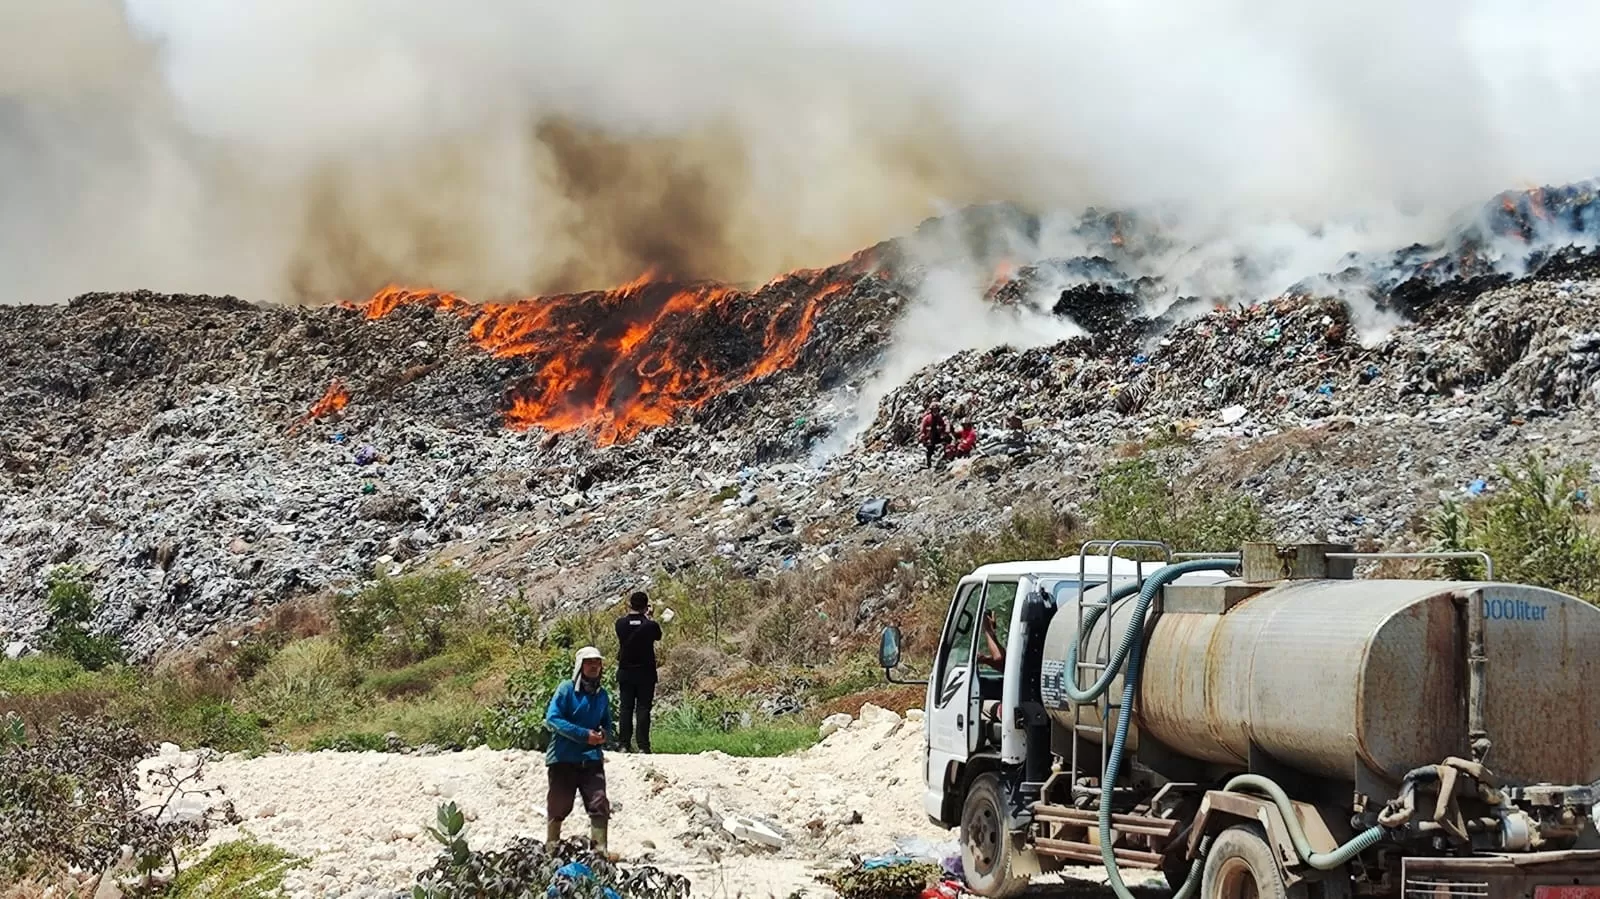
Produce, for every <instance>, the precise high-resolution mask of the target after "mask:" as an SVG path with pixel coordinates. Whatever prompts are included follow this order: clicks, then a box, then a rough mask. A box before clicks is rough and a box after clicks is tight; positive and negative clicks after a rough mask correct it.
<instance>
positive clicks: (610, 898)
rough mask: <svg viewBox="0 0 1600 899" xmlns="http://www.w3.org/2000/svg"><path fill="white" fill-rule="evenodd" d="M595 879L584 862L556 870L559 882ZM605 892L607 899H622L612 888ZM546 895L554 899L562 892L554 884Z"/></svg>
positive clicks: (565, 865) (567, 864)
mask: <svg viewBox="0 0 1600 899" xmlns="http://www.w3.org/2000/svg"><path fill="white" fill-rule="evenodd" d="M593 879H594V871H592V870H590V868H589V866H588V865H586V864H584V863H583V862H568V863H566V864H564V865H562V866H561V867H559V868H557V869H556V880H558V881H560V880H572V881H583V880H593ZM604 890H605V897H606V899H622V897H620V896H618V895H617V891H616V890H613V889H612V888H610V887H605V888H604ZM544 894H545V895H546V896H548V897H552V899H553V897H555V896H557V895H559V894H560V890H559V888H558V887H557V886H556V883H555V882H552V883H551V884H550V886H548V887H546V888H545V891H544Z"/></svg>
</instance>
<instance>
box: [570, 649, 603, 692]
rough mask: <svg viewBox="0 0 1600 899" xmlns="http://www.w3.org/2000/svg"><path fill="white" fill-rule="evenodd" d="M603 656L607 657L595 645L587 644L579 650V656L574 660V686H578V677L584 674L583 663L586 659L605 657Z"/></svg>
mask: <svg viewBox="0 0 1600 899" xmlns="http://www.w3.org/2000/svg"><path fill="white" fill-rule="evenodd" d="M603 658H605V657H604V656H602V655H601V654H600V650H598V649H596V648H594V647H593V646H585V647H584V648H582V649H580V650H578V656H577V658H575V659H573V660H572V683H573V686H577V684H578V679H579V678H580V677H582V676H583V663H584V660H586V659H603Z"/></svg>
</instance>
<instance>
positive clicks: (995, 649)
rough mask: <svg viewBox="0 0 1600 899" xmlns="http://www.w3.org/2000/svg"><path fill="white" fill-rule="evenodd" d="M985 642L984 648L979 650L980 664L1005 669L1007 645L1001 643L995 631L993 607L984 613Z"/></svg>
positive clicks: (999, 669)
mask: <svg viewBox="0 0 1600 899" xmlns="http://www.w3.org/2000/svg"><path fill="white" fill-rule="evenodd" d="M983 644H984V648H983V649H982V650H980V651H979V652H978V664H980V665H988V666H989V667H990V668H993V669H994V670H996V671H1004V670H1005V668H1006V651H1005V647H1003V646H1001V645H1000V638H999V636H998V635H997V634H996V633H995V626H994V610H993V609H989V610H987V611H985V612H984V613H983Z"/></svg>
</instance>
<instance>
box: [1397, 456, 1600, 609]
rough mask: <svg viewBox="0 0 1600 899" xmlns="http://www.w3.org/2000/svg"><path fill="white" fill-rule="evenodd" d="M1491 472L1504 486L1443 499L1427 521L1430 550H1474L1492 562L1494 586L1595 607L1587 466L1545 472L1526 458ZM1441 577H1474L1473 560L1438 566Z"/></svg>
mask: <svg viewBox="0 0 1600 899" xmlns="http://www.w3.org/2000/svg"><path fill="white" fill-rule="evenodd" d="M1496 471H1497V473H1498V475H1499V477H1500V480H1501V481H1502V482H1503V484H1504V487H1503V488H1502V489H1501V490H1499V491H1497V492H1495V493H1492V494H1489V495H1487V496H1483V497H1479V498H1477V499H1475V500H1472V501H1470V502H1469V503H1467V504H1465V505H1463V504H1461V503H1458V502H1455V501H1453V500H1447V501H1446V502H1444V503H1443V504H1442V505H1441V506H1440V508H1439V509H1438V510H1437V511H1436V512H1435V513H1434V515H1433V516H1432V517H1431V518H1430V519H1429V521H1428V523H1427V526H1426V532H1427V536H1428V537H1429V539H1430V540H1431V543H1432V548H1433V549H1436V550H1442V551H1447V552H1461V551H1468V550H1475V551H1481V552H1486V553H1488V554H1489V557H1490V558H1491V559H1493V560H1494V567H1495V571H1494V575H1495V579H1496V580H1500V581H1514V582H1520V583H1526V584H1533V585H1535V586H1540V587H1547V588H1549V589H1552V590H1560V591H1562V592H1564V593H1570V594H1572V595H1574V596H1581V597H1583V598H1584V599H1587V600H1588V601H1590V602H1597V603H1600V532H1597V531H1596V529H1595V527H1594V526H1593V525H1592V524H1591V523H1590V522H1589V520H1587V519H1586V517H1585V516H1586V514H1587V513H1588V511H1589V499H1588V498H1589V496H1590V495H1591V492H1592V490H1593V486H1592V482H1591V480H1590V473H1589V467H1588V466H1587V465H1568V466H1565V467H1563V468H1561V469H1559V470H1556V471H1551V470H1550V468H1549V467H1548V462H1547V460H1546V459H1545V458H1544V457H1543V456H1540V455H1533V454H1530V455H1528V456H1526V457H1524V459H1523V460H1522V462H1521V463H1520V465H1519V466H1518V467H1516V468H1513V467H1511V466H1510V465H1506V464H1501V465H1499V466H1497V468H1496ZM1440 567H1442V568H1443V570H1444V572H1445V574H1446V576H1448V577H1454V578H1478V577H1482V576H1483V565H1482V563H1480V562H1477V561H1475V560H1449V561H1447V562H1444V563H1442V565H1441V566H1440Z"/></svg>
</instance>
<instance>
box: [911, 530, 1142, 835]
mask: <svg viewBox="0 0 1600 899" xmlns="http://www.w3.org/2000/svg"><path fill="white" fill-rule="evenodd" d="M1080 561H1081V562H1082V566H1081V569H1082V570H1080ZM1160 564H1161V563H1159V562H1136V561H1133V560H1130V559H1125V558H1112V559H1108V558H1107V557H1105V556H1089V557H1087V558H1086V559H1083V560H1080V559H1079V558H1078V557H1076V556H1073V557H1067V558H1061V559H1050V560H1039V561H1022V562H1001V563H995V564H991V565H984V566H981V567H979V568H977V569H975V570H974V571H972V573H970V574H968V575H966V576H965V577H963V578H962V579H961V580H960V582H959V583H958V584H957V585H956V588H955V592H954V595H953V596H952V598H951V601H950V607H949V609H948V610H947V611H946V615H945V622H944V627H943V629H942V630H941V632H940V637H939V645H938V647H937V649H936V651H935V655H934V658H933V660H932V664H931V667H930V670H929V673H928V687H927V692H926V695H925V699H924V706H923V708H924V709H925V714H926V716H927V717H926V723H925V725H924V732H925V734H926V748H925V761H926V765H925V766H924V770H923V780H924V791H923V796H922V807H923V811H924V812H925V813H926V814H927V816H928V818H929V820H930V821H932V822H934V823H936V824H938V825H940V826H942V827H954V826H956V825H957V824H958V823H959V822H960V817H961V810H962V806H963V802H964V799H965V798H966V792H967V789H968V788H969V787H970V786H971V784H972V782H973V781H974V780H975V779H976V778H977V777H978V776H979V775H981V774H984V773H998V774H1000V775H1001V776H1002V779H1003V780H1004V781H1005V783H1006V785H1007V786H1008V787H1010V789H1008V791H1007V792H1009V793H1011V794H1012V796H1013V797H1014V798H1015V802H1014V803H1013V804H1014V806H1015V809H1014V811H1015V813H1016V814H1017V815H1023V816H1025V815H1026V802H1027V800H1028V799H1030V798H1037V787H1038V784H1039V783H1040V780H1042V774H1041V778H1040V780H1028V779H1027V777H1026V774H1027V772H1026V770H1025V768H1026V763H1027V760H1028V759H1027V753H1028V746H1029V741H1028V739H1027V731H1028V727H1029V724H1030V723H1031V724H1033V725H1034V726H1036V727H1045V728H1046V729H1047V728H1048V724H1047V722H1046V721H1045V720H1044V709H1043V707H1042V705H1041V704H1040V699H1041V698H1040V696H1039V695H1038V690H1037V684H1038V681H1039V668H1040V665H1041V662H1042V660H1043V646H1044V636H1045V625H1046V624H1047V623H1048V621H1049V619H1050V616H1051V615H1053V614H1054V613H1055V610H1056V609H1057V608H1058V607H1059V606H1060V605H1062V604H1063V603H1064V602H1070V601H1074V600H1076V599H1077V597H1078V595H1079V592H1080V591H1083V592H1085V593H1088V592H1090V591H1093V590H1094V589H1095V588H1099V587H1104V586H1105V585H1106V584H1107V583H1111V584H1112V585H1113V586H1118V585H1121V584H1126V583H1134V582H1136V581H1137V580H1138V579H1139V578H1140V577H1142V576H1143V575H1147V574H1149V573H1150V572H1151V571H1154V570H1155V569H1156V568H1158V567H1160ZM898 641H899V634H898V631H897V630H896V629H893V628H891V629H890V630H889V631H887V632H886V633H885V649H886V651H888V652H889V653H890V654H891V655H892V656H893V658H885V659H884V661H893V662H897V661H898V654H899V650H898ZM886 667H890V668H892V667H894V666H893V665H889V666H886ZM1030 684H1031V685H1033V686H1034V689H1031V690H1030V689H1029V688H1028V685H1030ZM1048 744H1049V741H1048V736H1046V737H1044V738H1043V739H1041V740H1037V741H1035V746H1036V754H1039V750H1041V749H1042V750H1043V761H1044V763H1045V765H1046V766H1048V761H1049V758H1048ZM1035 773H1040V772H1035Z"/></svg>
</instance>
